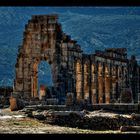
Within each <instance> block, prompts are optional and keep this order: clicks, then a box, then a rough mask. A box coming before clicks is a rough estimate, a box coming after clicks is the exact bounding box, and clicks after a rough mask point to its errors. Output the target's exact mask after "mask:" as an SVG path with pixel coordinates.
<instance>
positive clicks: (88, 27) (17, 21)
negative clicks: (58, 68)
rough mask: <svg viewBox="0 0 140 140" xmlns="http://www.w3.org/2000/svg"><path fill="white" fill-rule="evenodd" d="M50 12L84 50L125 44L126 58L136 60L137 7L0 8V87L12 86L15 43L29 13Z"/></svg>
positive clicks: (139, 50) (139, 52) (139, 49)
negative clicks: (55, 15) (57, 16)
mask: <svg viewBox="0 0 140 140" xmlns="http://www.w3.org/2000/svg"><path fill="white" fill-rule="evenodd" d="M54 13H55V14H58V15H59V22H60V23H61V24H62V29H63V31H64V32H65V33H66V34H68V35H71V37H72V38H73V39H75V40H77V41H78V43H79V44H80V45H81V48H82V49H83V51H84V52H85V53H94V51H95V49H100V50H103V49H105V48H107V47H116V48H117V47H126V48H127V50H128V56H129V57H130V55H132V54H134V55H136V57H137V59H138V60H140V8H139V7H114V8H113V7H112V8H111V7H105V8H104V7H99V8H98V7H73V8H71V7H0V86H2V85H13V79H14V75H15V66H14V65H15V63H16V57H17V50H18V45H20V44H22V38H23V31H24V26H25V24H26V23H27V22H28V20H29V19H30V18H31V15H35V14H43V15H44V14H54Z"/></svg>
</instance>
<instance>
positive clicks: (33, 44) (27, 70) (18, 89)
mask: <svg viewBox="0 0 140 140" xmlns="http://www.w3.org/2000/svg"><path fill="white" fill-rule="evenodd" d="M58 40H59V41H58ZM60 40H62V31H61V26H60V24H58V23H57V15H51V16H49V15H46V16H32V19H31V20H29V21H28V24H27V25H26V26H25V31H24V39H23V45H22V46H21V48H20V49H19V55H18V56H19V57H18V59H17V63H16V79H15V83H14V92H13V95H15V96H18V95H21V93H22V96H23V98H26V99H30V98H32V97H33V98H34V97H37V95H38V94H37V89H38V87H37V78H38V64H39V63H40V61H42V60H45V61H47V62H48V63H49V64H51V67H52V68H53V69H52V75H53V78H52V80H53V84H54V86H55V87H56V86H59V83H58V81H59V75H61V73H62V72H61V70H60V67H61V66H60V65H61V63H60V61H61V60H60V57H59V56H60V51H58V50H59V49H58V48H59V47H60V45H61V44H60ZM58 61H59V63H58ZM56 67H57V68H56ZM63 82H64V80H63V81H62V80H61V85H63V84H62V83H63ZM60 88H61V87H60Z"/></svg>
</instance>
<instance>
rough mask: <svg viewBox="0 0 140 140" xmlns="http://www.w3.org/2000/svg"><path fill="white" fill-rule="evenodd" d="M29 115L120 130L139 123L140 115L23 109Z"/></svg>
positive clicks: (48, 119) (91, 127) (97, 128)
mask: <svg viewBox="0 0 140 140" xmlns="http://www.w3.org/2000/svg"><path fill="white" fill-rule="evenodd" d="M23 111H24V112H25V113H26V114H27V115H28V116H29V117H32V118H36V119H38V120H42V121H43V122H45V123H49V124H55V125H60V126H68V127H77V128H82V129H91V130H119V129H120V128H121V130H122V131H123V130H124V129H123V127H124V126H138V125H140V115H138V114H134V113H132V114H128V115H126V114H119V113H111V112H106V111H104V110H99V111H92V112H89V111H86V110H83V111H55V110H44V111H42V110H32V109H25V110H23Z"/></svg>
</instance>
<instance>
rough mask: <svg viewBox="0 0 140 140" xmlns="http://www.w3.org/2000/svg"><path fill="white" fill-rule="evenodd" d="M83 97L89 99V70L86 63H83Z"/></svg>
mask: <svg viewBox="0 0 140 140" xmlns="http://www.w3.org/2000/svg"><path fill="white" fill-rule="evenodd" d="M84 99H86V100H89V72H88V64H84Z"/></svg>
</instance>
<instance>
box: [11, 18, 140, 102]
mask: <svg viewBox="0 0 140 140" xmlns="http://www.w3.org/2000/svg"><path fill="white" fill-rule="evenodd" d="M57 18H58V17H57V15H45V16H32V19H31V20H29V21H28V24H27V25H26V26H25V31H24V38H23V44H22V46H20V48H19V52H18V57H17V63H16V77H15V81H14V93H13V96H19V97H20V96H21V97H22V98H24V99H29V100H30V99H32V98H36V97H38V93H39V91H38V65H39V63H40V62H41V61H43V60H45V61H47V62H48V63H49V64H50V65H51V71H52V79H53V88H54V91H55V93H56V97H57V98H58V99H59V103H60V104H61V103H62V104H63V103H65V101H64V100H65V99H66V95H68V93H72V94H73V101H74V102H73V103H87V104H104V103H106V104H110V103H121V100H120V97H121V94H122V91H123V94H124V91H125V89H128V88H129V89H130V92H131V93H132V97H131V98H132V99H131V100H130V101H131V102H130V103H133V102H134V103H137V102H138V93H140V74H139V72H140V67H139V66H138V65H137V61H136V60H135V57H132V58H131V60H128V59H127V53H126V49H125V48H108V49H106V50H105V51H96V52H95V54H83V51H82V50H81V47H80V46H79V45H78V44H77V42H76V41H75V40H72V39H71V37H70V36H68V35H66V34H65V33H63V31H62V29H61V25H60V24H59V23H58V22H57ZM126 96H127V94H126Z"/></svg>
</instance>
